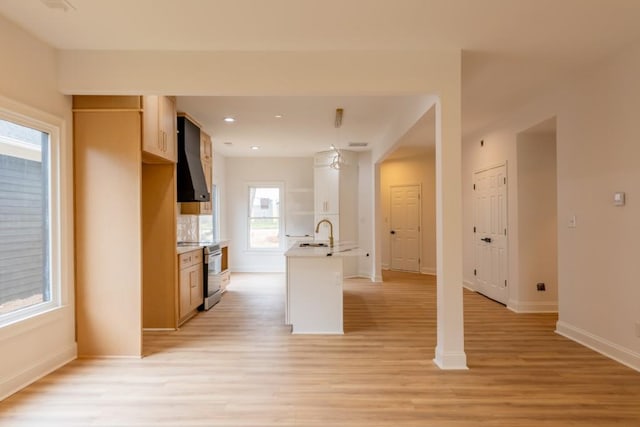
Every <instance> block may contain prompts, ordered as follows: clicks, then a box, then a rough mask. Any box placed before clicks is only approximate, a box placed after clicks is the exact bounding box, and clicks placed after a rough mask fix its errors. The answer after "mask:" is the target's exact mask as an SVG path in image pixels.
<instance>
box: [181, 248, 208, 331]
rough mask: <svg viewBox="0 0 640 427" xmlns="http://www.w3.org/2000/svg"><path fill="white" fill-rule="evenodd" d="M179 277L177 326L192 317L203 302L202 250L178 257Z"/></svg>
mask: <svg viewBox="0 0 640 427" xmlns="http://www.w3.org/2000/svg"><path fill="white" fill-rule="evenodd" d="M178 257H179V259H178V265H179V266H180V275H179V280H178V289H179V292H178V296H179V301H178V318H179V322H178V323H179V324H182V323H184V322H185V321H187V320H189V319H190V318H191V317H193V316H194V315H195V314H196V312H197V310H198V306H199V305H200V304H202V301H203V289H202V278H203V263H202V249H198V250H196V251H192V252H187V253H184V254H181V255H178Z"/></svg>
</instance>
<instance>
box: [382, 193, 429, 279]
mask: <svg viewBox="0 0 640 427" xmlns="http://www.w3.org/2000/svg"><path fill="white" fill-rule="evenodd" d="M398 187H418V191H419V197H420V199H419V200H420V203H419V204H418V241H419V242H420V244H419V245H418V271H417V273H419V274H422V244H423V241H422V184H421V183H418V184H393V185H389V229H388V230H387V232H388V233H389V270H390V271H407V270H394V269H393V268H392V266H393V253H392V251H393V244H392V243H391V237H390V236H391V224H393V218H392V217H391V213H392V212H393V209H392V208H391V207H392V201H393V189H394V188H398ZM410 273H413V272H412V271H411V272H410Z"/></svg>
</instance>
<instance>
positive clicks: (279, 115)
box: [273, 114, 283, 119]
mask: <svg viewBox="0 0 640 427" xmlns="http://www.w3.org/2000/svg"><path fill="white" fill-rule="evenodd" d="M273 117H275V118H276V119H281V118H282V117H283V116H282V114H276V115H275V116H273Z"/></svg>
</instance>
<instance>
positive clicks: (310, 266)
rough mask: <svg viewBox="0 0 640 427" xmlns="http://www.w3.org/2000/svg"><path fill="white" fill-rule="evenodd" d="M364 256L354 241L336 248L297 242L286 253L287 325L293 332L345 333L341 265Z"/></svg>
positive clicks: (336, 245)
mask: <svg viewBox="0 0 640 427" xmlns="http://www.w3.org/2000/svg"><path fill="white" fill-rule="evenodd" d="M304 243H306V244H309V243H317V242H304ZM304 243H303V244H304ZM364 255H365V253H364V251H363V250H361V249H359V248H358V247H357V246H356V245H355V244H354V243H351V242H337V243H336V244H335V245H334V247H333V248H329V247H328V246H325V247H314V246H310V247H300V242H298V243H296V244H294V245H293V246H292V247H291V248H290V249H289V250H288V251H287V252H285V256H286V257H287V296H286V308H285V323H286V324H288V325H291V333H293V334H343V333H344V330H343V326H342V280H343V272H342V271H343V268H342V263H343V260H344V259H345V257H354V256H355V257H357V256H364Z"/></svg>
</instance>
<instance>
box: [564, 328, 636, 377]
mask: <svg viewBox="0 0 640 427" xmlns="http://www.w3.org/2000/svg"><path fill="white" fill-rule="evenodd" d="M556 334H558V335H562V336H563V337H565V338H568V339H570V340H572V341H575V342H577V343H579V344H582V345H583V346H585V347H587V348H590V349H591V350H594V351H597V352H598V353H600V354H602V355H604V356H607V357H608V358H610V359H613V360H615V361H616V362H619V363H622V364H623V365H625V366H628V367H629V368H631V369H634V370H636V371H638V372H640V354H639V353H636V352H635V351H633V350H631V349H628V348H626V347H623V346H621V345H618V344H616V343H613V342H611V341H609V340H606V339H604V338H602V337H599V336H597V335H594V334H592V333H590V332H587V331H585V330H583V329H580V328H578V327H576V326H573V325H570V324H568V323H567V322H562V321H560V320H558V322H557V323H556Z"/></svg>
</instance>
